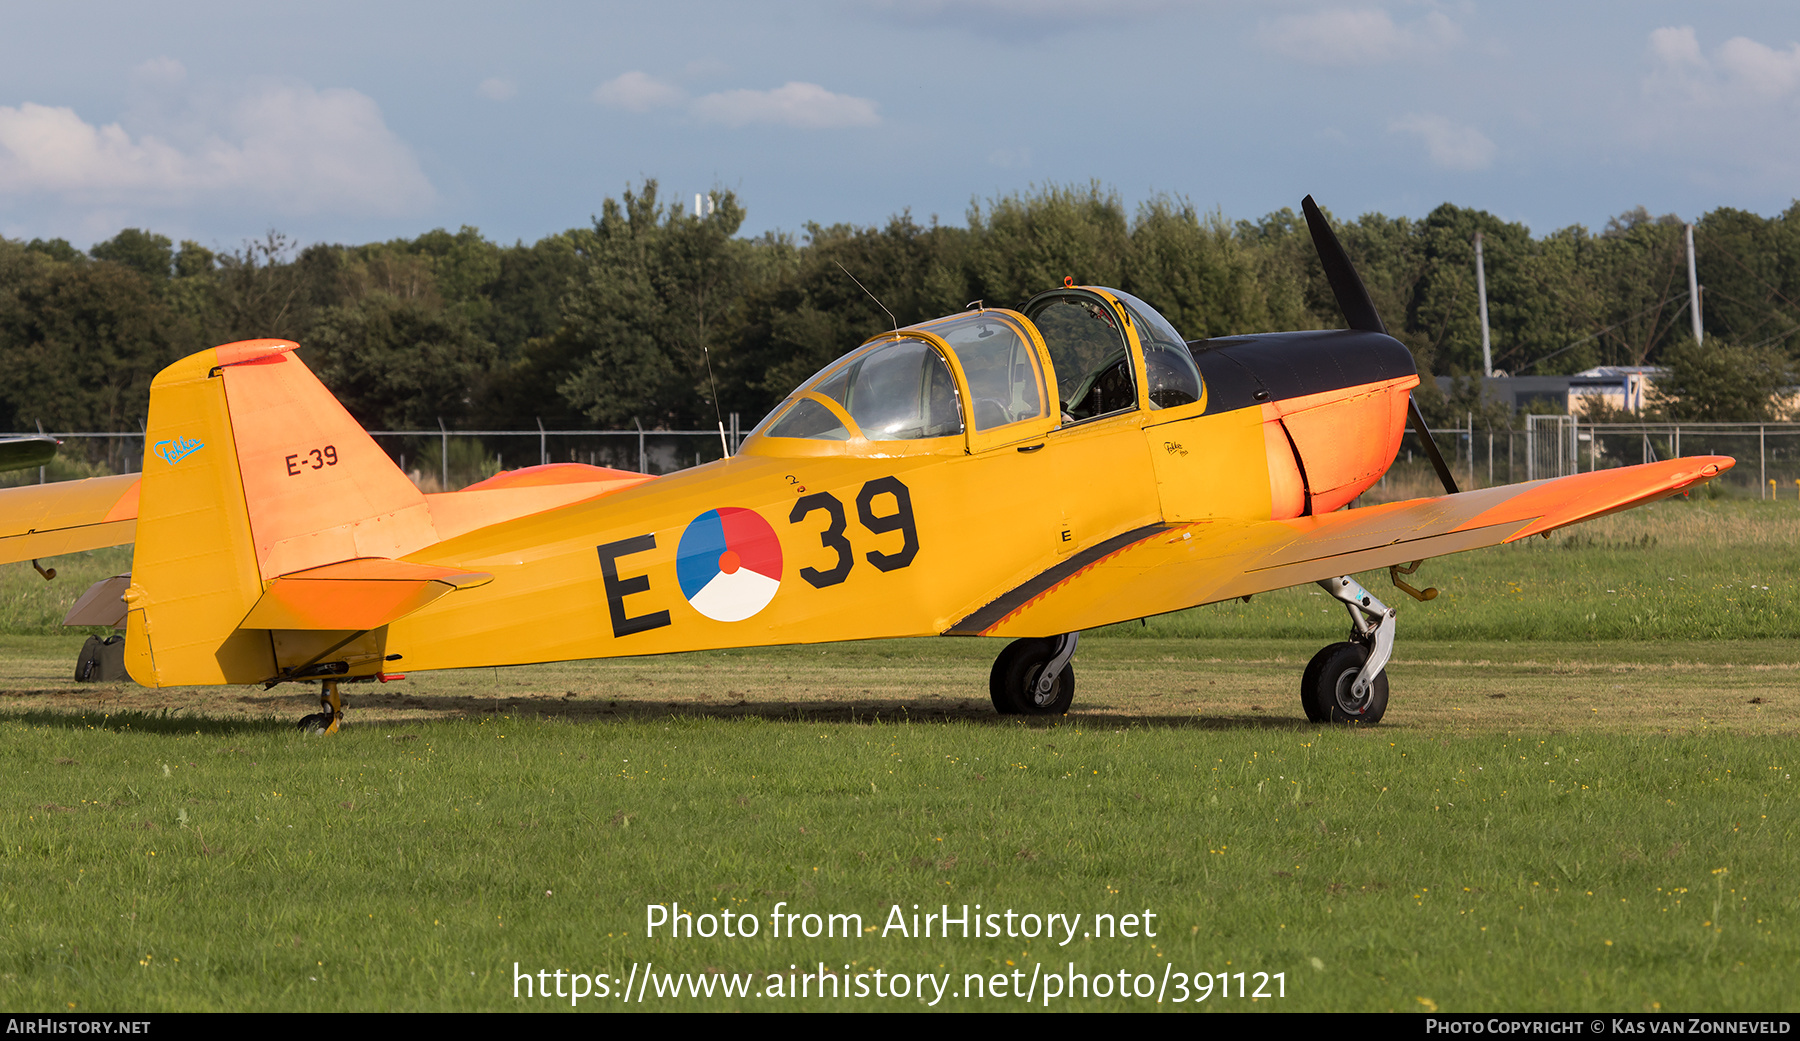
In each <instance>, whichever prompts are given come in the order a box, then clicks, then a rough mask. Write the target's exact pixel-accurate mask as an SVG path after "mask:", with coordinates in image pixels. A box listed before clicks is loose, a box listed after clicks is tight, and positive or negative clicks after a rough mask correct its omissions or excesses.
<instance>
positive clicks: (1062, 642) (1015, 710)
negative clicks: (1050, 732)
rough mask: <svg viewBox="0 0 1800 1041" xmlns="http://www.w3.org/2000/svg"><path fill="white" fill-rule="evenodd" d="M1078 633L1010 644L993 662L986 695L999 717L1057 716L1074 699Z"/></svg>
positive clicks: (1065, 709) (1067, 709)
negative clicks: (1074, 657) (1071, 662)
mask: <svg viewBox="0 0 1800 1041" xmlns="http://www.w3.org/2000/svg"><path fill="white" fill-rule="evenodd" d="M1080 637H1081V634H1080V633H1064V634H1063V635H1061V636H1051V637H1047V638H1043V639H1027V640H1014V641H1013V642H1012V643H1009V644H1007V645H1006V650H1004V651H1001V652H1000V657H999V658H997V659H995V660H994V671H993V672H991V673H989V674H988V695H989V696H990V697H992V698H993V700H994V711H996V712H998V713H1000V714H1001V715H1003V716H1060V715H1062V714H1063V713H1065V712H1067V711H1069V703H1070V702H1071V701H1073V700H1074V699H1075V667H1074V666H1073V665H1070V664H1069V659H1070V658H1071V657H1073V656H1074V655H1075V643H1076V641H1077V640H1079V639H1080Z"/></svg>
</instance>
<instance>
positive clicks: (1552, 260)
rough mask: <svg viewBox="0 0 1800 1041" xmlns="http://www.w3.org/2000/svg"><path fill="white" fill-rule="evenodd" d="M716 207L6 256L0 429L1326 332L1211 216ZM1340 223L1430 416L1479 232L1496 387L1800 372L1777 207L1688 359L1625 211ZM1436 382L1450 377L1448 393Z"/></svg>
mask: <svg viewBox="0 0 1800 1041" xmlns="http://www.w3.org/2000/svg"><path fill="white" fill-rule="evenodd" d="M710 198H711V208H710V212H708V213H707V214H705V215H704V216H697V215H694V214H690V213H687V212H685V211H684V210H683V209H682V208H681V207H679V206H673V207H672V206H669V205H668V204H667V202H666V201H665V200H663V199H662V198H661V197H660V195H659V192H658V186H657V184H656V183H655V182H654V181H646V182H644V183H643V184H642V185H640V186H638V187H636V188H635V189H629V190H627V191H625V192H624V193H623V194H622V195H621V196H620V197H619V198H617V199H608V200H605V202H604V204H603V206H602V207H601V213H600V215H599V216H598V217H596V218H595V219H594V221H593V222H592V224H591V225H589V226H586V227H580V228H573V229H570V230H568V231H563V232H558V233H556V234H553V235H549V236H546V237H545V238H543V239H540V240H539V241H537V242H535V243H531V244H526V243H524V242H518V243H515V244H513V245H512V246H505V245H501V244H498V243H494V242H490V241H489V240H487V239H486V238H484V237H483V236H482V235H481V233H480V231H479V230H478V229H475V228H472V227H466V226H465V227H462V228H459V229H457V230H455V231H450V230H446V229H443V228H439V229H435V230H432V231H428V232H425V233H424V234H421V235H419V236H417V237H416V238H411V239H394V240H391V241H387V242H376V243H368V244H364V245H341V244H323V243H321V244H315V245H311V246H307V247H306V248H304V249H301V248H298V246H297V244H295V243H292V242H290V241H289V240H287V239H286V238H285V237H283V236H282V235H280V234H279V233H276V232H270V233H268V234H267V235H265V236H264V237H262V238H261V239H257V240H255V241H251V242H246V243H245V244H244V245H243V246H242V247H241V248H239V249H236V250H230V251H221V252H217V253H215V252H214V251H212V250H208V249H206V248H204V247H202V246H200V245H198V244H197V243H194V242H182V243H180V244H179V246H177V245H175V244H174V243H172V242H171V241H170V239H169V238H168V237H166V236H163V235H160V234H157V233H156V232H154V231H151V230H149V229H141V228H127V229H124V230H122V231H120V232H119V233H118V234H117V235H115V236H113V237H112V238H110V239H107V240H106V241H103V242H100V243H97V244H95V245H94V246H93V247H92V249H90V250H88V251H87V252H86V253H83V252H81V251H79V250H76V249H75V248H73V247H72V246H70V245H69V243H68V242H66V241H64V240H61V239H51V240H42V239H39V240H33V241H32V242H30V243H16V242H7V241H5V240H3V239H0V364H4V365H6V366H7V368H6V370H5V371H6V372H7V375H8V381H7V385H6V386H3V387H0V423H3V424H5V425H9V426H12V427H15V428H25V429H29V428H30V427H31V426H32V425H33V424H35V422H36V421H37V420H38V419H42V420H43V421H44V422H45V423H46V424H49V425H54V426H60V427H65V428H71V427H73V428H86V429H118V428H122V429H131V428H133V427H134V426H135V425H136V422H137V420H138V419H139V418H140V417H141V415H142V410H143V407H144V406H143V402H144V390H145V388H146V387H147V385H148V380H149V378H150V376H152V375H154V373H155V371H156V370H157V368H158V366H160V365H161V364H163V363H164V362H166V361H167V360H169V359H171V358H173V357H175V356H178V355H179V354H181V353H184V352H186V351H189V350H193V349H197V348H199V347H203V346H206V345H209V344H217V343H223V342H227V341H230V340H234V339H244V338H250V337H262V336H280V337H286V338H290V339H294V340H297V341H299V342H300V343H301V345H302V347H303V348H305V352H306V353H305V354H304V355H303V356H304V357H306V358H307V360H308V362H309V364H312V365H314V367H315V368H316V369H317V370H318V372H319V373H320V376H321V377H322V378H323V379H324V380H325V381H326V383H327V385H328V386H330V387H331V388H332V389H333V390H334V391H335V392H337V393H338V394H339V395H340V397H341V398H342V399H343V400H344V401H345V403H346V405H347V406H348V407H350V409H351V411H352V412H353V413H354V414H356V415H357V416H358V417H359V418H360V419H362V420H364V421H365V422H367V423H369V424H370V425H372V426H377V427H387V428H392V427H414V428H417V427H426V428H429V427H433V426H435V425H436V421H437V419H438V418H439V417H442V418H444V419H445V420H446V421H447V422H460V423H461V424H462V425H465V426H468V425H479V426H484V427H492V428H513V429H519V428H530V427H531V426H533V425H534V422H535V421H536V420H540V419H541V420H543V421H544V422H545V423H546V425H550V426H554V427H559V428H567V427H579V426H583V425H597V426H603V427H630V426H631V425H632V424H633V422H634V421H635V422H642V423H643V424H644V425H645V426H646V427H648V428H655V427H659V426H660V427H695V426H711V425H712V423H713V422H714V417H715V416H716V415H718V414H719V413H723V412H730V411H736V412H740V413H742V414H744V415H745V416H746V417H747V418H749V419H750V420H754V419H755V418H756V417H758V416H760V415H762V414H763V413H764V412H765V411H766V410H767V409H769V408H771V407H772V406H774V405H775V404H776V403H777V402H779V401H780V400H781V399H782V398H783V397H784V396H785V395H786V394H787V393H788V392H789V391H790V390H791V389H792V388H793V387H794V386H796V385H797V384H799V383H800V382H801V381H803V380H804V379H806V378H807V377H808V376H809V375H811V374H812V373H814V372H816V371H817V370H818V369H819V368H820V367H822V366H824V365H826V364H828V363H829V362H830V361H831V360H832V359H834V358H837V357H839V356H841V355H842V354H844V353H845V352H847V351H849V350H851V349H853V348H855V347H856V346H857V345H859V344H860V343H862V342H864V341H865V340H866V339H868V338H869V337H870V336H872V335H875V334H878V333H880V332H882V331H884V330H886V329H889V328H891V327H893V326H894V325H895V324H898V325H909V324H912V323H914V322H918V321H923V320H926V319H930V318H934V317H937V316H939V315H943V314H948V313H951V312H953V311H956V310H958V309H959V308H962V307H964V306H966V305H967V304H968V303H969V302H971V301H974V300H977V299H981V300H984V301H985V302H986V304H987V305H988V306H1012V305H1014V304H1017V303H1018V302H1020V301H1021V300H1023V299H1025V298H1027V297H1029V296H1030V295H1032V294H1034V293H1036V292H1039V291H1041V290H1044V289H1048V288H1053V287H1055V286H1058V285H1061V284H1062V279H1063V277H1064V276H1065V275H1068V276H1073V277H1074V278H1075V279H1076V280H1077V281H1078V282H1084V283H1099V284H1107V285H1116V286H1118V287H1120V288H1122V289H1125V290H1127V291H1129V292H1132V293H1136V294H1137V295H1139V296H1141V297H1143V298H1144V299H1146V300H1148V301H1149V302H1150V303H1151V304H1153V305H1155V306H1156V307H1157V308H1158V309H1160V310H1162V311H1163V312H1164V313H1165V314H1166V315H1167V316H1168V317H1169V318H1170V319H1171V320H1172V321H1173V322H1174V324H1175V326H1176V327H1177V328H1178V329H1180V330H1181V331H1182V332H1183V333H1184V334H1186V335H1187V336H1189V337H1191V338H1200V337H1212V336H1223V335H1229V334H1232V333H1242V332H1251V331H1259V330H1268V329H1309V328H1326V327H1334V326H1338V325H1341V324H1342V316H1341V315H1340V314H1339V313H1338V308H1337V303H1336V300H1335V298H1334V297H1333V295H1332V292H1331V289H1330V287H1329V285H1328V284H1327V283H1326V281H1325V279H1324V275H1323V270H1322V268H1321V267H1320V265H1319V262H1318V259H1317V256H1316V254H1315V252H1314V250H1313V246H1312V242H1311V237H1310V235H1309V234H1308V232H1307V229H1306V227H1305V224H1304V222H1303V221H1302V220H1300V218H1299V217H1298V216H1297V215H1296V214H1295V213H1294V212H1293V211H1292V210H1286V209H1284V210H1278V211H1276V212H1274V213H1270V214H1268V215H1266V216H1264V217H1262V218H1259V219H1257V220H1250V221H1237V222H1235V223H1232V222H1227V221H1226V220H1225V219H1224V217H1223V216H1222V215H1220V214H1216V213H1215V214H1202V213H1199V212H1198V211H1196V209H1195V208H1194V206H1193V205H1192V204H1191V203H1189V202H1188V201H1186V200H1184V199H1181V198H1179V197H1176V196H1160V197H1157V198H1153V199H1149V200H1147V201H1145V202H1144V203H1143V204H1141V205H1140V206H1139V207H1138V209H1137V211H1136V213H1135V214H1134V215H1132V216H1130V217H1129V219H1128V217H1127V214H1126V212H1125V209H1124V205H1123V203H1122V201H1121V200H1120V198H1119V196H1118V194H1117V193H1116V192H1113V191H1110V190H1108V189H1106V188H1104V187H1103V186H1101V185H1098V184H1087V185H1073V186H1059V185H1048V186H1043V187H1039V188H1034V189H1032V190H1030V191H1028V192H1019V193H1014V194H1011V195H1007V196H1003V197H999V198H994V199H989V200H986V201H985V202H981V203H978V204H976V205H974V206H973V207H971V210H970V212H969V219H968V225H967V226H966V227H959V226H945V225H942V224H939V223H938V222H937V221H936V220H935V219H933V220H932V221H930V222H929V223H922V222H920V221H917V220H915V219H914V218H913V217H912V215H911V214H910V213H904V212H903V213H900V214H896V215H895V216H893V217H892V218H890V219H889V220H887V221H886V222H885V223H882V224H878V225H871V226H857V225H848V224H836V225H829V226H827V225H820V224H807V225H805V226H804V232H803V234H802V235H800V236H799V237H798V239H796V238H795V237H793V236H789V235H786V234H783V233H773V232H772V233H768V234H765V235H762V236H760V237H757V238H753V239H746V238H742V237H740V231H741V229H742V226H743V222H744V209H743V207H742V205H741V203H740V201H739V200H738V199H737V198H736V196H735V195H733V194H732V193H730V192H723V191H720V192H714V193H713V194H712V195H711V196H710ZM1336 223H1337V226H1338V232H1339V237H1340V239H1341V240H1342V242H1343V243H1344V246H1345V249H1346V250H1347V251H1348V252H1349V254H1350V256H1351V258H1352V259H1353V261H1354V262H1355V263H1356V265H1357V267H1358V270H1359V271H1360V272H1361V274H1362V277H1363V279H1364V281H1365V283H1366V284H1367V286H1368V288H1369V292H1370V294H1371V295H1372V296H1373V298H1374V300H1375V303H1376V306H1377V307H1378V309H1379V310H1380V312H1381V314H1382V316H1383V318H1384V319H1385V321H1386V322H1387V324H1388V326H1389V329H1390V331H1391V332H1393V334H1394V335H1395V336H1397V337H1398V338H1399V339H1400V340H1401V341H1402V342H1404V343H1405V344H1406V345H1407V346H1408V347H1409V348H1411V350H1412V351H1413V354H1414V358H1415V360H1416V362H1417V363H1418V366H1419V368H1420V371H1421V374H1422V375H1423V376H1424V377H1425V378H1426V383H1425V386H1424V388H1423V389H1422V391H1421V393H1420V399H1421V404H1422V405H1423V406H1424V407H1425V408H1426V410H1427V415H1428V418H1431V419H1433V420H1448V419H1449V418H1450V417H1451V416H1455V417H1456V418H1457V419H1458V420H1460V418H1461V416H1462V413H1463V411H1464V410H1475V409H1477V408H1478V407H1479V405H1478V403H1477V402H1476V400H1475V393H1476V390H1475V388H1477V387H1478V386H1479V383H1478V380H1477V378H1476V377H1477V376H1478V370H1479V367H1480V357H1481V355H1480V327H1479V322H1478V318H1477V306H1476V304H1477V301H1476V298H1475V289H1474V256H1473V247H1472V243H1471V240H1472V238H1473V237H1474V235H1475V233H1476V232H1477V231H1479V232H1480V233H1481V234H1482V235H1483V237H1484V241H1485V245H1486V259H1487V266H1486V273H1487V283H1488V302H1489V310H1490V327H1491V330H1492V334H1493V354H1494V361H1495V364H1496V365H1497V366H1498V367H1500V368H1503V369H1507V370H1509V371H1511V372H1513V373H1514V374H1516V375H1524V374H1549V373H1558V372H1571V371H1576V370H1579V369H1582V368H1586V367H1588V366H1591V365H1594V364H1601V363H1616V364H1643V363H1648V364H1668V365H1670V366H1671V367H1672V368H1674V369H1675V370H1676V372H1675V374H1673V375H1672V376H1671V377H1670V378H1669V379H1668V380H1665V381H1664V390H1665V400H1664V407H1665V408H1666V409H1667V410H1668V412H1669V414H1670V415H1675V416H1679V417H1681V418H1685V419H1689V420H1693V419H1697V418H1700V417H1702V416H1705V417H1710V418H1721V417H1727V416H1730V417H1753V416H1760V415H1765V414H1766V412H1767V402H1766V401H1763V400H1762V399H1761V398H1760V397H1759V396H1758V394H1759V393H1760V392H1761V391H1766V390H1767V389H1769V388H1772V387H1775V386H1776V385H1777V384H1779V383H1780V381H1782V380H1786V379H1789V378H1790V375H1789V374H1790V368H1789V367H1788V366H1789V362H1788V358H1789V357H1790V353H1791V352H1792V351H1795V350H1800V336H1795V335H1794V334H1795V333H1796V332H1797V331H1800V203H1797V204H1796V206H1795V208H1794V209H1790V210H1789V211H1788V212H1787V213H1784V214H1781V215H1779V216H1777V217H1774V218H1764V217H1760V216H1758V215H1756V214H1752V213H1745V212H1742V211H1737V210H1730V209H1721V210H1716V211H1714V212H1712V213H1710V214H1707V215H1706V216H1705V217H1703V218H1701V220H1700V221H1699V222H1698V224H1697V227H1696V241H1697V244H1698V246H1699V263H1700V272H1701V277H1702V280H1703V282H1704V283H1705V284H1706V286H1707V287H1708V288H1707V296H1706V301H1707V307H1706V310H1707V324H1708V329H1709V330H1710V332H1711V334H1712V335H1709V337H1708V340H1707V344H1706V350H1705V351H1700V350H1698V349H1697V348H1695V347H1693V346H1692V345H1691V344H1689V343H1688V342H1687V340H1688V337H1687V336H1686V332H1687V328H1686V320H1685V315H1684V314H1683V312H1684V310H1685V295H1686V294H1685V291H1686V280H1685V278H1684V277H1683V276H1685V273H1686V272H1685V270H1684V268H1685V263H1684V261H1685V253H1684V249H1683V242H1682V234H1681V232H1682V229H1681V222H1680V220H1679V219H1677V218H1674V217H1671V216H1665V217H1660V218H1657V217H1652V216H1651V215H1650V214H1649V213H1648V212H1647V211H1644V210H1643V209H1642V208H1641V207H1640V208H1638V209H1634V210H1630V211H1627V212H1625V213H1623V214H1621V215H1619V216H1618V217H1615V218H1613V219H1612V220H1611V221H1610V222H1609V223H1608V224H1607V227H1606V228H1605V230H1604V231H1602V232H1601V233H1600V234H1597V235H1596V234H1591V233H1589V231H1588V230H1587V229H1586V228H1582V227H1570V228H1564V229H1561V230H1558V231H1554V232H1552V233H1550V234H1547V235H1543V236H1541V237H1534V236H1533V235H1532V233H1531V231H1530V230H1529V229H1527V228H1526V227H1525V226H1524V225H1522V224H1518V223H1513V222H1507V221H1504V220H1501V219H1500V218H1497V217H1495V216H1494V215H1492V214H1489V213H1485V212H1481V211H1478V210H1472V209H1465V208H1461V207H1457V206H1453V205H1450V204H1445V205H1443V206H1440V207H1438V208H1437V209H1436V210H1433V211H1432V212H1431V213H1430V214H1428V215H1427V216H1426V217H1425V218H1423V219H1420V220H1413V219H1410V218H1405V217H1399V218H1390V217H1386V216H1383V215H1381V214H1366V215H1364V216H1362V217H1360V218H1358V219H1356V220H1354V221H1338V222H1336ZM859 282H860V286H859V284H858V283H859ZM865 290H866V291H865ZM1440 374H1441V375H1448V376H1452V377H1455V378H1456V383H1455V384H1454V389H1453V390H1452V392H1451V395H1450V398H1449V399H1444V398H1443V397H1442V396H1441V395H1439V394H1438V391H1437V384H1436V382H1435V381H1434V380H1432V379H1431V377H1432V376H1434V375H1440ZM1753 391H1754V393H1753Z"/></svg>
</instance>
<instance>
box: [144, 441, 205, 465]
mask: <svg viewBox="0 0 1800 1041" xmlns="http://www.w3.org/2000/svg"><path fill="white" fill-rule="evenodd" d="M205 447H206V446H205V445H203V444H201V443H200V442H198V441H196V440H194V439H193V438H191V437H177V438H174V439H172V440H169V441H158V442H157V443H156V444H154V445H151V446H150V451H151V453H152V454H154V455H155V456H156V458H158V459H161V460H162V461H163V462H165V463H168V464H169V465H170V466H174V465H175V464H176V463H179V462H181V461H182V460H183V459H186V458H187V457H188V456H190V455H193V454H194V453H195V452H198V451H200V450H201V449H202V448H205Z"/></svg>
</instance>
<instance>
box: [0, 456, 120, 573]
mask: <svg viewBox="0 0 1800 1041" xmlns="http://www.w3.org/2000/svg"><path fill="white" fill-rule="evenodd" d="M139 476H140V475H138V474H119V475H117V476H115V477H93V478H89V479H88V480H85V481H59V482H57V483H56V484H27V485H22V486H20V487H18V488H6V489H0V564H11V563H13V562H15V561H20V560H36V559H39V558H42V557H54V556H59V555H61V554H64V553H78V552H80V551H82V550H85V549H99V548H100V547H102V546H120V545H124V544H125V543H127V542H130V541H132V540H133V539H134V538H135V537H136V534H137V513H138V478H139Z"/></svg>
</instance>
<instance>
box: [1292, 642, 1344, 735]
mask: <svg viewBox="0 0 1800 1041" xmlns="http://www.w3.org/2000/svg"><path fill="white" fill-rule="evenodd" d="M1354 646H1355V644H1352V643H1334V644H1328V645H1327V646H1325V647H1322V648H1320V649H1319V653H1317V654H1315V655H1313V656H1312V661H1309V662H1307V663H1306V672H1304V673H1303V674H1301V677H1300V707H1301V708H1303V709H1305V710H1306V721H1307V722H1308V723H1329V722H1331V705H1330V704H1329V703H1328V702H1327V701H1324V700H1321V699H1320V697H1319V674H1320V673H1322V672H1324V671H1325V663H1326V662H1327V661H1329V660H1330V659H1331V656H1332V655H1334V654H1336V653H1337V652H1339V651H1341V650H1343V649H1344V648H1346V647H1354Z"/></svg>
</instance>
